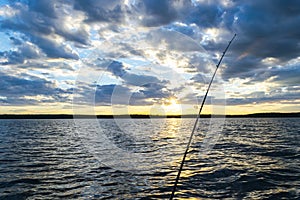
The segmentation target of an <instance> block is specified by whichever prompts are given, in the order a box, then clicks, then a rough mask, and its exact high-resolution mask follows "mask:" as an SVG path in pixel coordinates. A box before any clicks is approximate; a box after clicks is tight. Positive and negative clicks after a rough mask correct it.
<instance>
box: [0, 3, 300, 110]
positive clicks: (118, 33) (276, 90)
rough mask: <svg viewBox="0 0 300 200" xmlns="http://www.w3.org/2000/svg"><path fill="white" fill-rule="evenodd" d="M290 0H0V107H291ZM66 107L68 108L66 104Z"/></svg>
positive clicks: (296, 45) (296, 64)
mask: <svg viewBox="0 0 300 200" xmlns="http://www.w3.org/2000/svg"><path fill="white" fill-rule="evenodd" d="M299 25H300V1H298V0H294V1H293V0H266V1H262V0H251V1H249V0H211V1H209V0H198V1H197V0H194V1H189V0H177V1H176V0H174V1H171V0H125V1H118V0H109V1H108V0H65V1H62V0H51V1H50V0H27V1H25V0H24V1H22V0H21V1H17V0H9V1H8V0H7V1H5V0H0V41H1V45H0V63H1V65H0V68H1V70H0V105H1V109H0V114H53V113H56V114H57V113H60V114H72V113H73V112H75V113H77V114H80V113H82V114H94V113H96V114H126V113H135V114H191V113H196V112H197V109H198V108H199V104H201V100H202V98H203V95H204V94H205V89H206V87H207V84H208V82H209V80H210V78H211V76H212V73H213V71H214V69H215V65H216V64H217V62H218V60H219V58H220V56H221V55H222V52H223V51H224V49H225V47H226V46H227V44H228V41H229V40H230V39H231V38H232V36H233V35H234V33H236V34H237V37H236V39H235V41H234V42H233V44H232V46H231V47H230V48H229V51H228V52H227V54H226V56H225V58H224V60H223V63H222V65H221V66H220V69H219V71H218V74H217V77H216V80H215V82H214V83H213V87H212V91H211V93H210V94H209V98H208V99H207V104H206V107H205V110H204V113H211V112H213V113H223V112H226V113H227V114H247V113H258V112H300V98H299V97H300V78H299V77H300V27H299ZM73 109H74V110H73Z"/></svg>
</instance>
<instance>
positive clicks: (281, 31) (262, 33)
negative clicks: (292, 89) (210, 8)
mask: <svg viewBox="0 0 300 200" xmlns="http://www.w3.org/2000/svg"><path fill="white" fill-rule="evenodd" d="M236 7H237V8H238V10H237V11H236V12H232V13H231V14H232V16H231V18H234V19H235V20H233V21H232V24H231V25H228V23H227V26H228V27H227V28H228V29H231V30H233V31H235V32H237V33H238V38H237V40H236V41H235V42H234V44H233V46H232V48H231V49H232V51H233V52H234V53H235V55H236V57H237V59H232V60H230V61H229V62H230V63H229V62H228V65H229V67H228V68H227V69H226V70H225V71H224V78H225V79H227V78H229V77H230V76H232V75H238V74H239V73H240V71H241V69H244V68H243V67H244V66H245V65H246V66H248V67H247V71H248V75H249V76H251V73H252V72H254V71H253V70H256V69H257V68H260V69H265V70H267V66H266V65H263V64H262V63H261V60H262V59H264V58H267V57H274V58H277V59H279V61H280V62H282V63H283V62H286V61H288V60H290V59H293V58H296V57H298V56H299V55H300V45H299V41H300V29H299V24H300V2H299V1H297V0H288V1H279V0H275V1H238V2H237V3H236ZM234 9H236V8H234ZM229 18H230V17H228V18H227V20H229ZM245 59H246V63H244V62H243V61H245ZM237 63H239V64H238V65H237ZM244 74H245V73H244ZM241 78H245V77H241Z"/></svg>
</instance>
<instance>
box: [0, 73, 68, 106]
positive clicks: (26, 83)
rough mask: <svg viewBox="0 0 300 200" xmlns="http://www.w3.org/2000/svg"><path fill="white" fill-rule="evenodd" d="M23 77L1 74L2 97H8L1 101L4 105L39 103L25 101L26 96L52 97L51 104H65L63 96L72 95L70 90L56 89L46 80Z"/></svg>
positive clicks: (32, 100) (30, 100)
mask: <svg viewBox="0 0 300 200" xmlns="http://www.w3.org/2000/svg"><path fill="white" fill-rule="evenodd" d="M22 77H24V78H19V77H16V76H11V75H8V74H5V73H2V72H0V96H2V97H6V98H5V99H0V102H1V104H2V105H6V104H8V105H29V104H35V103H38V101H37V100H34V99H25V98H24V96H32V97H33V98H34V97H35V96H37V95H45V96H48V97H52V98H53V99H52V100H50V101H51V102H60V101H62V102H63V101H66V99H65V98H64V97H62V96H61V94H71V93H72V91H70V90H62V89H59V88H56V87H55V85H54V84H53V83H52V82H50V81H47V80H45V79H41V78H38V77H35V76H30V75H22ZM25 77H26V78H25ZM46 101H48V100H46ZM42 102H45V101H42Z"/></svg>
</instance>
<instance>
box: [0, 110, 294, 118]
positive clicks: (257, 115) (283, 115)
mask: <svg viewBox="0 0 300 200" xmlns="http://www.w3.org/2000/svg"><path fill="white" fill-rule="evenodd" d="M95 117H97V118H99V119H112V118H142V119H149V118H195V117H196V115H167V116H159V115H137V114H133V115H97V116H95V115H76V117H74V116H73V115H68V114H22V115H19V114H16V115H14V114H2V115H0V119H73V118H76V119H77V118H83V119H89V118H95ZM200 117H201V118H211V117H219V118H222V117H226V118H288V117H300V112H297V113H254V114H245V115H226V116H224V115H213V116H212V115H210V114H205V115H201V116H200Z"/></svg>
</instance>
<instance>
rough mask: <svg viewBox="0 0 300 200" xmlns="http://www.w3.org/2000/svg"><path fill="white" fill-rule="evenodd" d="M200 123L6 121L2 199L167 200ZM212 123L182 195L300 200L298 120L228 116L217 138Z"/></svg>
mask: <svg viewBox="0 0 300 200" xmlns="http://www.w3.org/2000/svg"><path fill="white" fill-rule="evenodd" d="M193 122H194V119H132V120H129V119H119V120H117V121H115V120H113V119H99V120H98V122H95V120H88V119H82V120H77V121H76V123H75V122H74V120H68V119H63V120H62V119H57V120H45V119H44V120H1V121H0V137H1V140H0V199H167V198H168V197H169V195H170V192H171V190H172V185H173V182H174V179H175V176H176V174H177V169H178V167H179V163H180V161H181V158H182V154H183V152H184V150H185V146H186V142H187V140H188V136H189V134H190V132H191V127H192V125H193ZM209 124H210V120H209V119H201V120H200V123H199V127H198V128H197V131H196V135H195V138H194V140H193V143H192V146H191V148H190V151H189V154H188V156H187V160H186V163H185V165H184V170H183V172H182V175H181V178H180V183H179V185H178V188H177V192H176V199H299V198H300V118H284V119H280V118H274V119H273V118H253V119H250V118H249V119H226V124H225V126H224V128H223V130H222V131H221V132H218V131H217V132H216V133H212V134H211V135H210V138H212V139H209V138H208V139H207V133H208V132H209V131H210V128H209ZM205 138H206V140H204V139H205ZM203 141H204V142H203ZM205 141H206V143H207V144H205Z"/></svg>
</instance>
